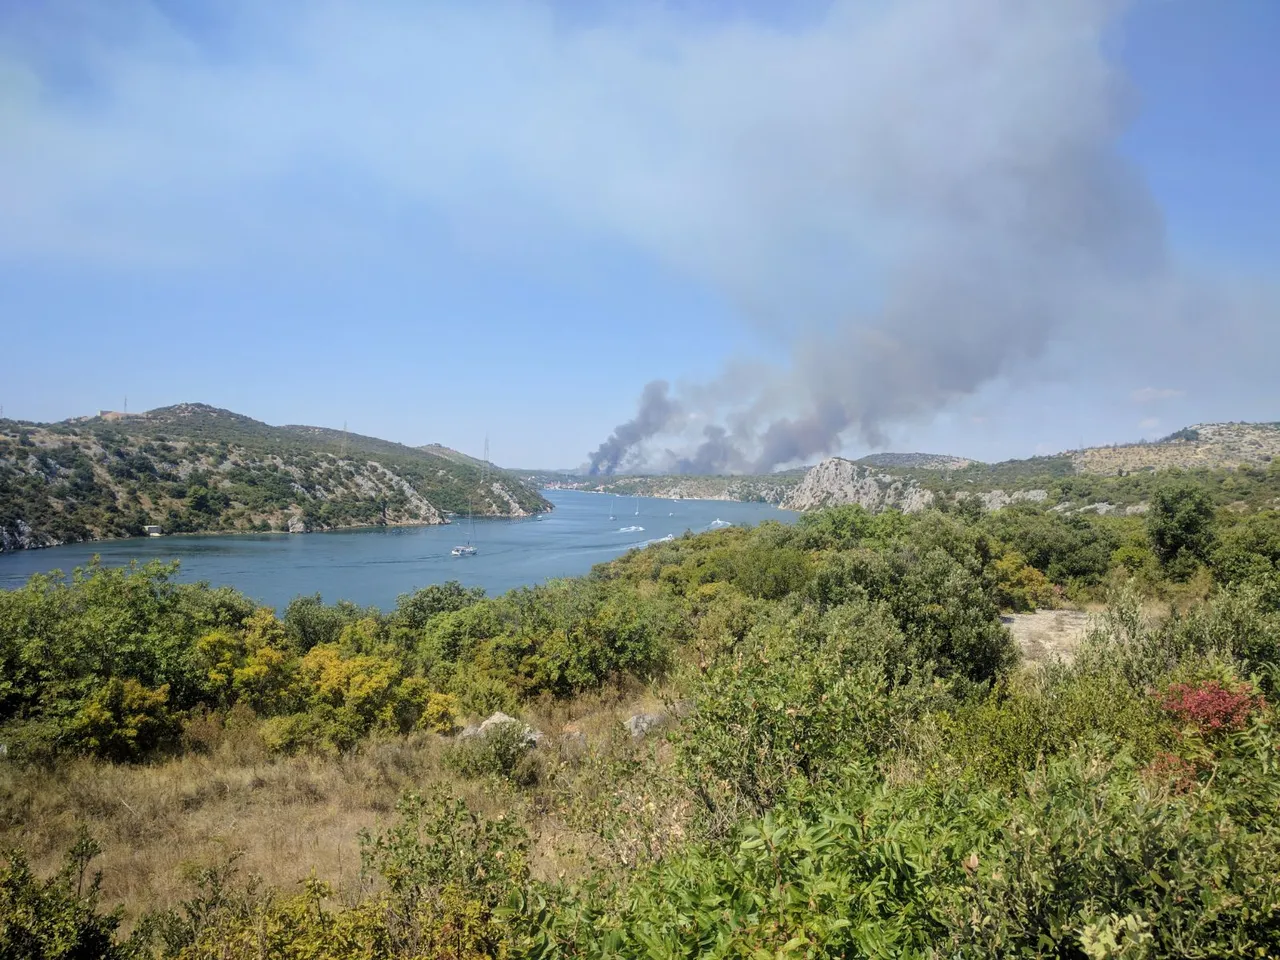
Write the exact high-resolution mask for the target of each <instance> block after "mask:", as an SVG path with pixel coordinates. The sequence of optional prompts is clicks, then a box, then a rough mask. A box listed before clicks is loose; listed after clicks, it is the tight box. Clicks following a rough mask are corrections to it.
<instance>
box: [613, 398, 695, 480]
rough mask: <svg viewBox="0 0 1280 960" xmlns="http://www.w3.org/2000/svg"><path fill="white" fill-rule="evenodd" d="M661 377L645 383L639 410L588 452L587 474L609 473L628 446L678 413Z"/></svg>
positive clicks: (658, 430) (664, 426)
mask: <svg viewBox="0 0 1280 960" xmlns="http://www.w3.org/2000/svg"><path fill="white" fill-rule="evenodd" d="M669 390H670V386H669V384H668V383H667V381H665V380H654V381H652V382H651V383H648V384H646V385H645V388H644V391H643V392H642V393H641V394H640V410H639V412H638V413H637V414H636V415H635V418H634V419H632V420H628V421H627V422H626V423H623V424H619V425H618V426H617V427H616V428H615V429H614V431H613V434H612V435H611V436H610V437H609V439H608V440H606V441H605V442H604V443H602V444H600V446H599V447H598V448H597V449H596V450H595V452H594V453H592V454H591V475H592V476H595V475H596V474H599V473H613V472H614V471H615V470H617V469H618V464H619V463H621V462H622V458H623V457H624V456H625V455H626V454H627V452H628V451H629V450H631V449H632V448H633V447H635V446H636V444H638V443H642V442H644V441H645V440H648V439H649V438H650V437H652V436H654V435H655V434H658V433H661V432H662V431H663V430H665V429H668V428H669V427H670V426H671V424H672V421H673V420H674V419H675V418H676V417H678V416H679V414H680V405H679V404H678V403H676V402H675V401H674V400H673V399H672V398H671V396H670V395H669Z"/></svg>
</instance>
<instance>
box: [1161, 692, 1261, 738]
mask: <svg viewBox="0 0 1280 960" xmlns="http://www.w3.org/2000/svg"><path fill="white" fill-rule="evenodd" d="M1160 706H1162V707H1163V708H1164V709H1165V710H1166V711H1167V712H1168V713H1169V714H1170V715H1172V716H1173V718H1174V719H1175V720H1177V721H1178V722H1179V723H1180V724H1181V725H1182V726H1184V727H1195V728H1196V729H1197V730H1199V731H1200V733H1201V734H1204V735H1206V736H1211V735H1213V734H1217V733H1229V732H1232V731H1236V730H1243V729H1244V726H1245V724H1246V723H1247V722H1248V720H1249V716H1250V715H1251V714H1252V713H1253V712H1254V711H1255V710H1257V709H1259V708H1260V707H1262V706H1263V700H1262V697H1260V696H1258V695H1257V694H1255V693H1254V692H1253V687H1251V686H1250V685H1249V684H1247V683H1242V684H1240V685H1239V686H1236V687H1228V686H1225V685H1223V684H1221V683H1219V682H1218V681H1217V680H1205V681H1202V682H1201V683H1196V684H1192V683H1174V684H1170V685H1169V688H1168V689H1167V690H1165V692H1164V693H1163V694H1162V695H1161V696H1160Z"/></svg>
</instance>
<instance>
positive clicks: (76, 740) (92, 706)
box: [67, 677, 177, 760]
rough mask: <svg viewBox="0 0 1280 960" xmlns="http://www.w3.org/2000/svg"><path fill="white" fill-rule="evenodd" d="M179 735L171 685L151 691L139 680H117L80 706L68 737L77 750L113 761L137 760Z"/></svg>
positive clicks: (103, 687) (69, 727)
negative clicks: (171, 699)
mask: <svg viewBox="0 0 1280 960" xmlns="http://www.w3.org/2000/svg"><path fill="white" fill-rule="evenodd" d="M176 731H177V724H176V723H175V720H174V718H173V716H172V715H171V714H170V712H169V686H168V684H162V685H161V686H160V687H159V688H158V689H155V690H148V689H147V688H146V687H144V686H143V685H142V684H140V683H138V681H137V680H121V679H120V678H119V677H113V678H112V679H110V680H108V681H107V682H106V683H105V684H104V685H103V686H102V687H101V688H99V689H98V691H97V692H95V693H92V694H90V695H89V697H88V699H86V700H85V701H84V702H83V703H82V704H81V705H80V709H79V710H78V711H77V712H76V714H75V716H74V717H73V718H72V720H71V723H70V725H69V726H68V730H67V733H68V736H69V738H70V742H71V743H72V744H73V745H74V746H75V747H76V748H77V749H80V750H84V751H86V752H88V753H92V754H95V755H97V756H100V757H105V758H107V759H109V760H135V759H137V758H139V757H141V756H144V755H146V754H147V753H148V752H150V751H151V750H154V749H155V748H157V747H159V746H161V745H162V744H164V743H167V742H168V741H169V740H170V739H171V738H172V737H173V736H174V735H175V733H176Z"/></svg>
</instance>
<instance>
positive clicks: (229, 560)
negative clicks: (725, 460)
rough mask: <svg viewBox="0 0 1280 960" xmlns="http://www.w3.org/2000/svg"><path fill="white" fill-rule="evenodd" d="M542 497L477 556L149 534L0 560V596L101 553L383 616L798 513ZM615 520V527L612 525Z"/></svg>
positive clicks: (377, 538)
mask: <svg viewBox="0 0 1280 960" xmlns="http://www.w3.org/2000/svg"><path fill="white" fill-rule="evenodd" d="M545 496H546V497H547V499H548V500H550V501H551V502H552V503H553V504H555V510H554V511H552V512H551V513H549V514H545V515H544V516H543V518H542V520H534V519H533V518H528V519H523V520H486V521H479V520H477V521H476V524H475V537H474V541H473V542H474V543H475V545H476V547H477V548H478V553H477V554H476V556H474V557H452V556H450V555H449V551H450V550H451V549H452V548H453V547H454V546H455V545H456V544H459V543H462V542H464V541H465V540H466V538H467V524H466V521H461V522H458V523H455V524H452V525H450V526H441V527H397V528H391V529H369V530H343V531H335V532H332V533H308V534H295V535H292V536H291V535H289V534H283V533H275V534H237V535H234V536H216V537H207V536H180V537H153V538H139V539H132V540H108V541H102V542H98V543H79V544H70V545H68V546H64V547H51V548H49V549H47V550H24V551H18V552H17V553H7V554H0V587H4V588H12V587H18V586H21V585H22V584H23V583H24V582H26V579H27V577H28V576H30V575H31V574H33V573H44V572H48V571H50V570H63V571H70V570H71V569H73V568H74V567H77V566H82V565H84V564H85V563H87V562H88V560H89V558H90V557H92V556H93V555H94V554H98V555H99V556H101V558H102V562H103V563H104V564H108V565H113V566H114V565H124V564H127V563H128V562H129V561H130V560H138V561H140V562H143V563H145V562H146V561H148V560H180V561H181V562H182V567H181V573H180V575H179V579H181V580H186V581H194V580H207V581H209V582H210V583H212V584H213V585H215V586H223V585H225V586H231V587H235V588H236V589H238V590H241V591H243V592H244V593H246V594H248V595H249V596H251V597H253V598H255V599H256V600H259V601H261V602H262V603H265V604H268V605H269V606H272V607H275V608H277V609H280V610H283V608H284V606H285V605H286V604H287V603H288V602H289V600H290V599H292V598H293V597H296V596H298V595H299V594H312V593H317V592H318V593H320V594H322V595H323V596H324V598H325V600H330V601H332V600H340V599H345V600H354V601H355V602H356V603H359V604H362V605H367V604H373V605H376V606H378V607H381V608H383V609H384V610H385V609H389V608H390V607H392V606H394V605H395V600H396V597H397V596H398V595H399V594H401V593H405V592H407V591H410V590H414V589H417V588H418V587H423V586H426V585H427V584H431V583H442V582H444V581H446V580H459V581H461V582H462V583H464V584H466V585H467V586H475V587H484V588H485V590H487V591H488V592H489V593H490V594H496V593H502V592H504V591H506V590H510V589H511V588H512V587H519V586H526V585H532V584H536V583H541V582H543V581H544V580H547V579H550V578H554V577H565V576H576V575H578V574H583V573H586V572H587V571H588V570H590V569H591V567H592V566H593V565H595V564H597V563H600V562H601V561H604V560H608V559H610V558H612V557H616V556H619V555H620V554H623V553H625V552H626V551H627V550H630V549H631V548H632V547H638V546H644V545H645V544H646V543H649V542H651V541H653V540H656V539H658V538H660V537H665V536H667V535H668V534H673V535H675V536H677V537H678V536H680V535H681V534H682V533H684V532H685V531H686V530H692V531H694V532H700V531H702V530H707V529H710V528H711V527H712V525H713V524H715V523H716V521H720V522H721V523H732V524H736V525H744V524H757V523H760V522H762V521H764V520H780V521H782V522H784V523H790V522H791V521H792V520H794V519H795V514H793V513H789V512H787V511H784V510H778V509H777V508H775V507H771V506H768V505H767V504H762V503H732V502H727V501H720V500H679V501H672V500H659V499H654V498H650V497H639V498H634V497H628V498H622V499H620V500H616V501H615V499H614V498H613V497H608V496H604V495H603V494H596V493H582V492H579V491H571V490H548V491H546V492H545ZM637 508H638V509H639V511H640V512H639V515H638V516H637V515H636V510H637ZM610 514H613V515H614V516H615V517H616V519H614V520H610V519H609V516H610ZM631 527H643V530H633V529H628V528H631Z"/></svg>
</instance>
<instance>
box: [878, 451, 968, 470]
mask: <svg viewBox="0 0 1280 960" xmlns="http://www.w3.org/2000/svg"><path fill="white" fill-rule="evenodd" d="M854 462H855V463H860V464H862V465H864V466H868V467H882V468H897V469H900V470H960V469H963V468H964V467H967V466H969V464H971V463H974V462H975V461H973V460H970V459H969V458H967V457H952V456H948V455H947V454H943V453H872V454H869V455H868V456H865V457H860V458H859V459H858V460H856V461H854Z"/></svg>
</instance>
